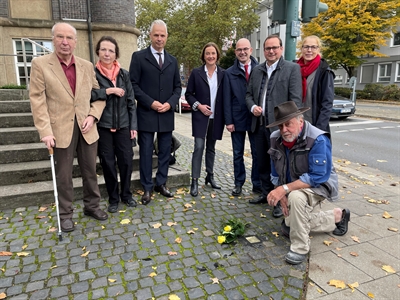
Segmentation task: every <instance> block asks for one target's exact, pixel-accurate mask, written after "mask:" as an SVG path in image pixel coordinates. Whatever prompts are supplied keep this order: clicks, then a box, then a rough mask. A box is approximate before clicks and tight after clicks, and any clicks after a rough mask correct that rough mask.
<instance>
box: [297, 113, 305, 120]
mask: <svg viewBox="0 0 400 300" xmlns="http://www.w3.org/2000/svg"><path fill="white" fill-rule="evenodd" d="M296 119H297V120H299V121H300V119H302V120H304V115H303V114H301V115H298V116H297V117H296Z"/></svg>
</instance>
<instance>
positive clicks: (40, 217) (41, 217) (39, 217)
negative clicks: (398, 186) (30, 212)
mask: <svg viewBox="0 0 400 300" xmlns="http://www.w3.org/2000/svg"><path fill="white" fill-rule="evenodd" d="M44 218H46V216H36V218H35V219H44Z"/></svg>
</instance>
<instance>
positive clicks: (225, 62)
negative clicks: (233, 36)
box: [219, 44, 236, 69]
mask: <svg viewBox="0 0 400 300" xmlns="http://www.w3.org/2000/svg"><path fill="white" fill-rule="evenodd" d="M235 48H236V46H235V44H232V47H230V48H229V49H228V51H226V53H225V55H224V56H222V57H221V59H220V60H219V65H220V66H221V68H224V69H228V68H229V67H231V66H233V63H234V62H235V58H236V55H235Z"/></svg>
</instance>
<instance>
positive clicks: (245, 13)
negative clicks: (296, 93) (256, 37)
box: [135, 0, 259, 72]
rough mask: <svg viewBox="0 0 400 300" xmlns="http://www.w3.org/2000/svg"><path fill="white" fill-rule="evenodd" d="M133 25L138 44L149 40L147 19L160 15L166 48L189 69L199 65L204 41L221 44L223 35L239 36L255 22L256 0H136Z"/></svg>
mask: <svg viewBox="0 0 400 300" xmlns="http://www.w3.org/2000/svg"><path fill="white" fill-rule="evenodd" d="M135 4H136V14H137V18H136V20H137V23H136V27H137V28H138V29H140V30H141V32H142V36H141V37H140V40H139V47H140V48H144V47H145V46H146V45H148V44H149V38H148V34H149V29H150V25H151V22H152V21H153V20H156V19H162V20H164V21H165V22H166V23H167V26H168V42H167V45H166V49H167V51H169V52H170V53H171V54H173V55H174V56H175V57H176V58H177V59H178V62H179V63H180V64H183V65H184V66H185V70H187V72H190V71H191V70H192V69H193V68H194V67H197V66H199V65H201V60H200V52H201V50H202V48H203V46H204V45H205V44H206V43H208V42H214V43H216V44H217V45H218V46H219V47H220V48H222V46H223V44H224V42H225V41H226V40H227V39H235V37H242V36H244V35H245V34H246V33H248V32H251V31H253V29H255V28H256V27H257V26H258V25H259V17H258V15H257V14H255V12H254V11H255V9H256V8H257V7H258V4H257V1H256V0H188V1H178V0H172V1H171V0H137V1H135Z"/></svg>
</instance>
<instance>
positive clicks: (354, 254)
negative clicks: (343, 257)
mask: <svg viewBox="0 0 400 300" xmlns="http://www.w3.org/2000/svg"><path fill="white" fill-rule="evenodd" d="M350 255H352V256H355V257H357V256H358V253H357V252H350Z"/></svg>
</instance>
